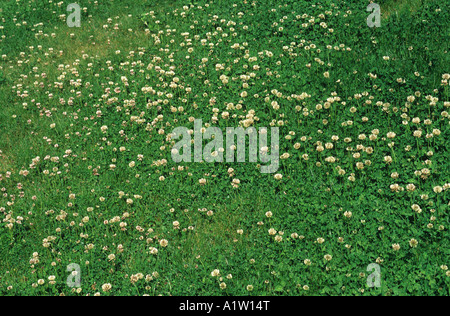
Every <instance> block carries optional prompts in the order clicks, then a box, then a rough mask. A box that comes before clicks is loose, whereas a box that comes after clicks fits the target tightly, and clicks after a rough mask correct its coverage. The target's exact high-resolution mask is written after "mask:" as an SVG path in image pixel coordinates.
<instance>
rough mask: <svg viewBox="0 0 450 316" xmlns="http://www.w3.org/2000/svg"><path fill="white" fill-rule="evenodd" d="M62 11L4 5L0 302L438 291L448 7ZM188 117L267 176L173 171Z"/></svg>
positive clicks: (444, 275)
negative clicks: (264, 161)
mask: <svg viewBox="0 0 450 316" xmlns="http://www.w3.org/2000/svg"><path fill="white" fill-rule="evenodd" d="M78 3H79V4H80V6H81V7H82V8H86V9H85V10H84V9H83V12H82V27H81V28H79V29H77V28H73V29H71V28H68V26H67V25H66V21H65V16H63V15H64V14H66V15H67V12H66V11H65V10H66V7H67V4H68V2H67V3H66V2H47V1H37V0H35V1H32V0H21V1H4V2H3V3H2V4H1V9H2V10H1V11H0V26H1V28H0V39H1V40H0V102H1V104H2V107H1V109H0V132H1V135H2V137H1V138H0V150H1V151H0V189H1V192H0V193H1V194H2V195H1V196H0V219H1V222H0V258H1V260H0V295H59V294H61V293H64V294H65V295H77V294H79V295H87V294H89V295H94V294H96V293H101V294H102V295H143V294H149V295H160V294H161V295H374V296H378V295H442V296H447V295H449V294H450V293H449V285H450V277H449V274H450V273H449V272H448V267H447V265H448V264H449V263H448V261H447V260H448V257H449V254H450V247H449V244H448V240H449V237H450V236H449V233H448V226H449V201H448V197H447V195H448V193H447V191H448V188H449V184H448V183H449V179H450V168H449V162H448V157H449V150H448V148H449V146H450V142H449V139H450V138H449V137H450V129H449V117H450V116H449V115H448V108H449V106H450V103H449V101H450V100H449V97H450V96H449V87H448V81H449V78H448V76H449V75H448V74H449V65H450V63H449V57H448V49H449V47H448V44H449V37H450V33H449V26H448V20H449V16H448V15H449V12H450V11H449V4H448V1H443V0H442V1H441V0H439V1H438V0H429V1H415V2H414V3H415V5H414V8H413V9H411V7H409V8H406V7H405V6H404V3H403V2H401V1H379V3H380V4H381V7H382V17H383V19H382V22H381V23H382V25H381V27H380V28H373V29H372V28H369V27H368V26H367V23H366V20H367V17H368V15H369V13H368V12H367V11H366V7H367V3H365V2H362V1H357V0H351V1H350V0H347V1H332V0H324V1H320V2H310V1H294V0H292V1H291V0H285V1H282V3H277V2H274V1H269V0H259V1H241V0H239V1H237V0H218V1H206V0H196V1H188V0H180V1H150V0H149V1H139V4H136V1H132V0H127V1H124V0H121V1H90V0H84V1H78ZM236 44H239V45H236ZM243 92H245V93H244V94H243ZM193 118H195V119H202V120H203V123H204V124H208V126H209V125H211V126H218V127H220V128H222V129H225V128H226V127H238V126H254V127H257V128H258V127H270V126H277V127H279V128H280V154H281V155H283V158H284V159H281V164H280V168H279V170H278V171H277V174H279V175H281V176H282V178H281V179H280V178H279V177H276V176H275V175H273V174H262V173H261V172H260V166H259V165H258V164H256V163H250V162H248V163H214V164H211V163H181V164H176V163H174V162H173V161H172V158H171V149H172V147H173V145H174V143H175V142H174V141H173V140H172V139H171V138H170V134H171V132H172V130H173V129H174V128H175V127H180V126H184V127H187V128H190V129H191V128H192V129H193V127H194V124H193V121H192V119H193ZM417 119H418V120H417ZM205 127H207V125H205ZM418 131H421V135H420V137H419V135H418ZM37 157H39V158H37ZM203 180H206V184H203ZM165 241H167V242H168V245H166V244H165ZM415 241H417V242H418V244H417V245H416V244H415ZM397 244H398V245H399V246H400V248H399V249H397V247H396V245H397ZM156 250H157V253H155V252H156ZM112 255H114V256H112ZM375 262H376V263H378V264H379V265H380V267H381V288H369V287H368V286H367V278H368V275H369V274H370V273H371V272H368V271H367V270H366V269H367V266H368V265H369V264H371V263H375ZM71 263H76V264H79V265H80V267H81V280H82V284H81V289H80V290H79V292H77V291H76V289H70V288H68V286H67V284H66V280H67V278H68V276H69V272H67V266H68V265H69V264H71ZM216 270H218V271H216ZM51 276H54V277H55V283H54V284H53V282H52V279H53V278H51ZM49 277H50V279H49ZM40 280H41V281H40ZM42 281H43V284H40V283H42ZM105 284H111V286H112V288H111V289H110V290H108V289H107V288H106V287H104V288H102V286H103V285H105ZM249 285H252V287H253V288H252V287H249Z"/></svg>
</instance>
